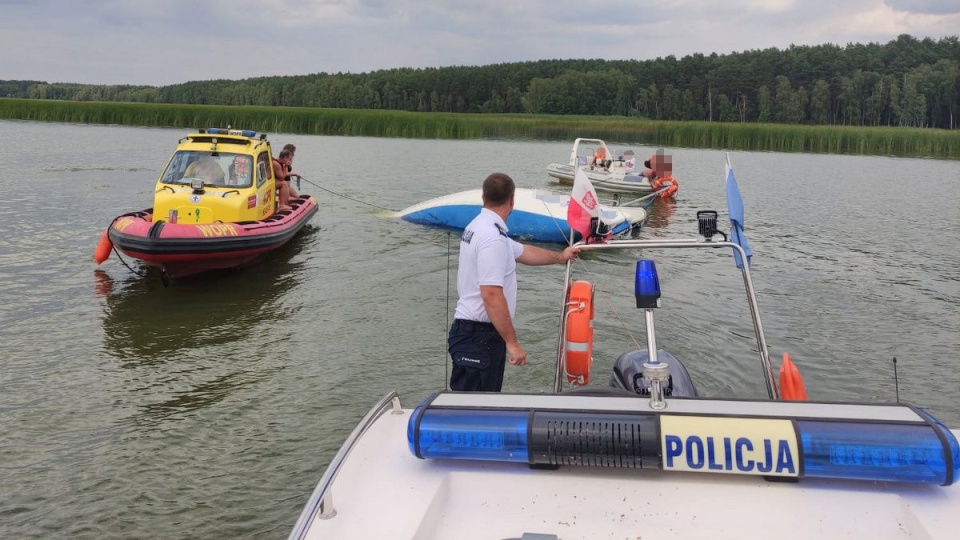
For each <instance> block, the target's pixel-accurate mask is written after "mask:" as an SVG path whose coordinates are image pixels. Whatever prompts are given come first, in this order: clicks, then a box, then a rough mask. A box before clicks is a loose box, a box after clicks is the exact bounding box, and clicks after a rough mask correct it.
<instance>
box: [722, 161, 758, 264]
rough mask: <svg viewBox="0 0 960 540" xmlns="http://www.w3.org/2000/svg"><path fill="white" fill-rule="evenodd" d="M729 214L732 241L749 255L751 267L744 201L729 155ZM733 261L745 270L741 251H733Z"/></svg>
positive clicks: (748, 260) (748, 261) (748, 259)
mask: <svg viewBox="0 0 960 540" xmlns="http://www.w3.org/2000/svg"><path fill="white" fill-rule="evenodd" d="M727 213H728V214H729V215H730V241H731V242H736V243H737V244H739V245H740V247H742V248H743V250H744V251H745V252H746V253H747V266H750V258H751V257H752V256H753V251H751V250H750V244H749V243H748V242H747V236H746V235H745V234H744V232H743V229H744V227H743V199H742V198H741V197H740V188H739V187H738V186H737V178H736V177H735V176H734V175H733V167H731V166H730V156H729V155H727ZM733 259H734V261H736V263H737V268H743V259H742V258H741V257H740V252H739V251H737V250H733Z"/></svg>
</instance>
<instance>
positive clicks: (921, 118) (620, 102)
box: [0, 35, 960, 129]
mask: <svg viewBox="0 0 960 540" xmlns="http://www.w3.org/2000/svg"><path fill="white" fill-rule="evenodd" d="M0 97H20V98H30V99H57V100H69V101H108V102H111V101H125V102H141V103H177V104H202V105H259V106H289V107H311V108H314V107H316V108H348V109H375V110H398V111H411V112H446V113H528V114H552V115H588V116H593V115H602V116H627V117H637V118H641V119H650V120H680V121H688V120H692V121H707V122H741V123H746V122H761V123H783V124H807V125H845V126H907V127H921V128H943V129H954V128H956V127H957V124H958V120H960V39H958V37H957V36H951V37H945V38H942V39H939V40H936V41H935V40H932V39H930V38H926V39H923V40H917V39H915V38H913V37H911V36H909V35H901V36H899V37H898V38H897V39H896V40H893V41H891V42H889V43H887V44H885V45H884V44H878V43H869V44H848V45H847V46H845V47H840V46H837V45H817V46H791V47H790V48H788V49H786V50H779V49H775V48H771V49H764V50H754V51H746V52H740V53H733V54H728V55H717V54H711V55H709V56H705V55H702V54H695V55H691V56H685V57H683V58H681V59H679V60H678V59H676V58H675V57H673V56H667V57H666V58H657V59H656V60H646V61H637V60H626V61H608V60H542V61H537V62H522V63H512V64H497V65H489V66H482V67H448V68H430V69H392V70H381V71H375V72H371V73H361V74H350V73H337V74H326V73H320V74H315V75H304V76H288V77H261V78H253V79H245V80H241V81H229V80H214V81H194V82H188V83H184V84H177V85H171V86H164V87H151V86H99V85H83V84H68V83H52V84H51V83H46V82H38V81H0Z"/></svg>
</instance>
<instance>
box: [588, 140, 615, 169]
mask: <svg viewBox="0 0 960 540" xmlns="http://www.w3.org/2000/svg"><path fill="white" fill-rule="evenodd" d="M610 163H611V160H610V157H609V156H607V149H606V148H604V147H602V146H601V147H599V148H597V151H596V152H594V154H593V161H591V162H590V168H591V169H602V170H604V171H608V170H610Z"/></svg>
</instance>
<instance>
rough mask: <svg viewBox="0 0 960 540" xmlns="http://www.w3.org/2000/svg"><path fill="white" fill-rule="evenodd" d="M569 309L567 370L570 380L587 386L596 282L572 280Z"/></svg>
mask: <svg viewBox="0 0 960 540" xmlns="http://www.w3.org/2000/svg"><path fill="white" fill-rule="evenodd" d="M566 309H567V312H568V315H567V326H566V332H565V339H564V344H563V349H564V355H563V356H564V372H565V373H566V375H567V382H569V383H570V384H573V385H575V386H586V385H587V384H588V383H589V382H590V364H591V363H592V362H593V285H592V284H591V283H590V282H589V281H574V282H573V284H572V285H571V286H570V292H569V294H568V295H567V308H566Z"/></svg>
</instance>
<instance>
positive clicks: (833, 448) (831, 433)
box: [797, 420, 960, 485]
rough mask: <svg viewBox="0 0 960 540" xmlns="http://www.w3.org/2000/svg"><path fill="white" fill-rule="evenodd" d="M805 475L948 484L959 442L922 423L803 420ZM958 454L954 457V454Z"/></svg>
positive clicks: (800, 422)
mask: <svg viewBox="0 0 960 540" xmlns="http://www.w3.org/2000/svg"><path fill="white" fill-rule="evenodd" d="M797 427H798V429H799V432H800V440H801V441H802V445H803V450H802V455H803V471H804V476H809V477H814V478H850V479H855V480H877V481H890V482H916V483H921V484H939V485H948V484H949V483H952V481H951V482H948V481H947V480H948V476H951V477H952V476H954V475H953V474H950V472H949V469H951V468H952V467H951V466H950V463H949V462H953V463H958V459H960V455H958V449H957V445H956V442H957V441H956V439H955V438H953V437H952V436H951V437H950V439H951V440H952V443H953V444H952V445H949V446H952V448H951V449H950V451H947V450H948V449H947V448H944V442H945V440H941V436H942V435H941V433H938V430H937V429H935V428H934V429H931V426H928V425H922V424H912V425H903V424H901V425H897V424H892V425H891V424H864V423H852V422H821V421H807V420H800V421H797ZM951 454H952V455H951Z"/></svg>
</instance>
